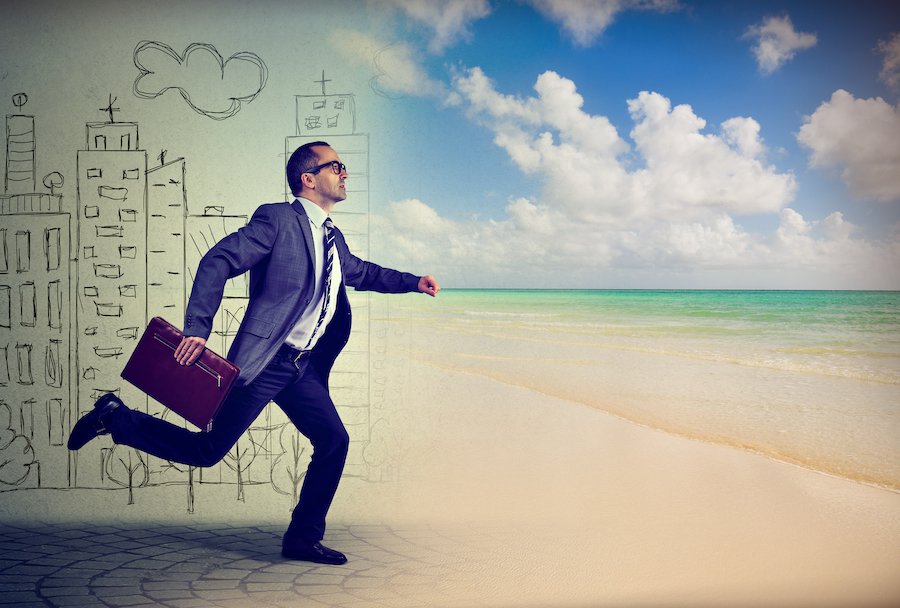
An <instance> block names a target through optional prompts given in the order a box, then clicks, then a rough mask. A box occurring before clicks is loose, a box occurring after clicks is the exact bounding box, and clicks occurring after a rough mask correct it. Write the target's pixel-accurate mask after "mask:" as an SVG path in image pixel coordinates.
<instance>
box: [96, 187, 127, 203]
mask: <svg viewBox="0 0 900 608" xmlns="http://www.w3.org/2000/svg"><path fill="white" fill-rule="evenodd" d="M97 195H98V196H99V197H100V198H108V199H110V200H113V201H124V200H125V199H126V198H128V188H113V187H112V186H100V187H99V188H97Z"/></svg>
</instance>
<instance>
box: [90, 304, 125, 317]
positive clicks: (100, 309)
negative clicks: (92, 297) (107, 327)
mask: <svg viewBox="0 0 900 608" xmlns="http://www.w3.org/2000/svg"><path fill="white" fill-rule="evenodd" d="M95 304H96V306H97V316H98V317H121V316H122V312H123V310H122V305H121V304H109V303H106V302H104V303H100V302H95Z"/></svg>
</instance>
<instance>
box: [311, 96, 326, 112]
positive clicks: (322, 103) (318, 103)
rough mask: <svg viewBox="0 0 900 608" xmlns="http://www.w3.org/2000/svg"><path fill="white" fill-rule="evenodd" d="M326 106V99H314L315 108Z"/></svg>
mask: <svg viewBox="0 0 900 608" xmlns="http://www.w3.org/2000/svg"><path fill="white" fill-rule="evenodd" d="M324 107H325V100H324V99H322V100H320V101H314V102H313V110H321V109H322V108H324Z"/></svg>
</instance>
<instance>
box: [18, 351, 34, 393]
mask: <svg viewBox="0 0 900 608" xmlns="http://www.w3.org/2000/svg"><path fill="white" fill-rule="evenodd" d="M16 371H17V373H18V382H19V384H34V376H33V375H32V374H31V344H16Z"/></svg>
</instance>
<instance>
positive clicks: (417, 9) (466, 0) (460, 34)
mask: <svg viewBox="0 0 900 608" xmlns="http://www.w3.org/2000/svg"><path fill="white" fill-rule="evenodd" d="M388 4H393V5H394V6H395V7H397V8H399V9H400V10H401V11H403V12H404V13H405V14H406V16H407V17H409V18H411V19H413V20H414V21H417V22H419V23H421V24H423V25H425V26H426V27H427V28H428V29H429V30H431V32H432V33H433V37H432V39H431V42H430V43H429V45H428V50H429V51H431V52H432V53H435V54H440V53H442V52H444V50H446V49H447V48H448V47H450V46H452V45H453V44H455V43H456V42H458V41H459V40H461V39H468V38H469V37H470V36H471V33H470V32H469V25H470V24H471V23H474V22H475V21H478V20H479V19H482V18H484V17H487V16H488V15H489V14H490V12H491V9H490V5H489V4H488V0H390V1H389V2H388Z"/></svg>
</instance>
